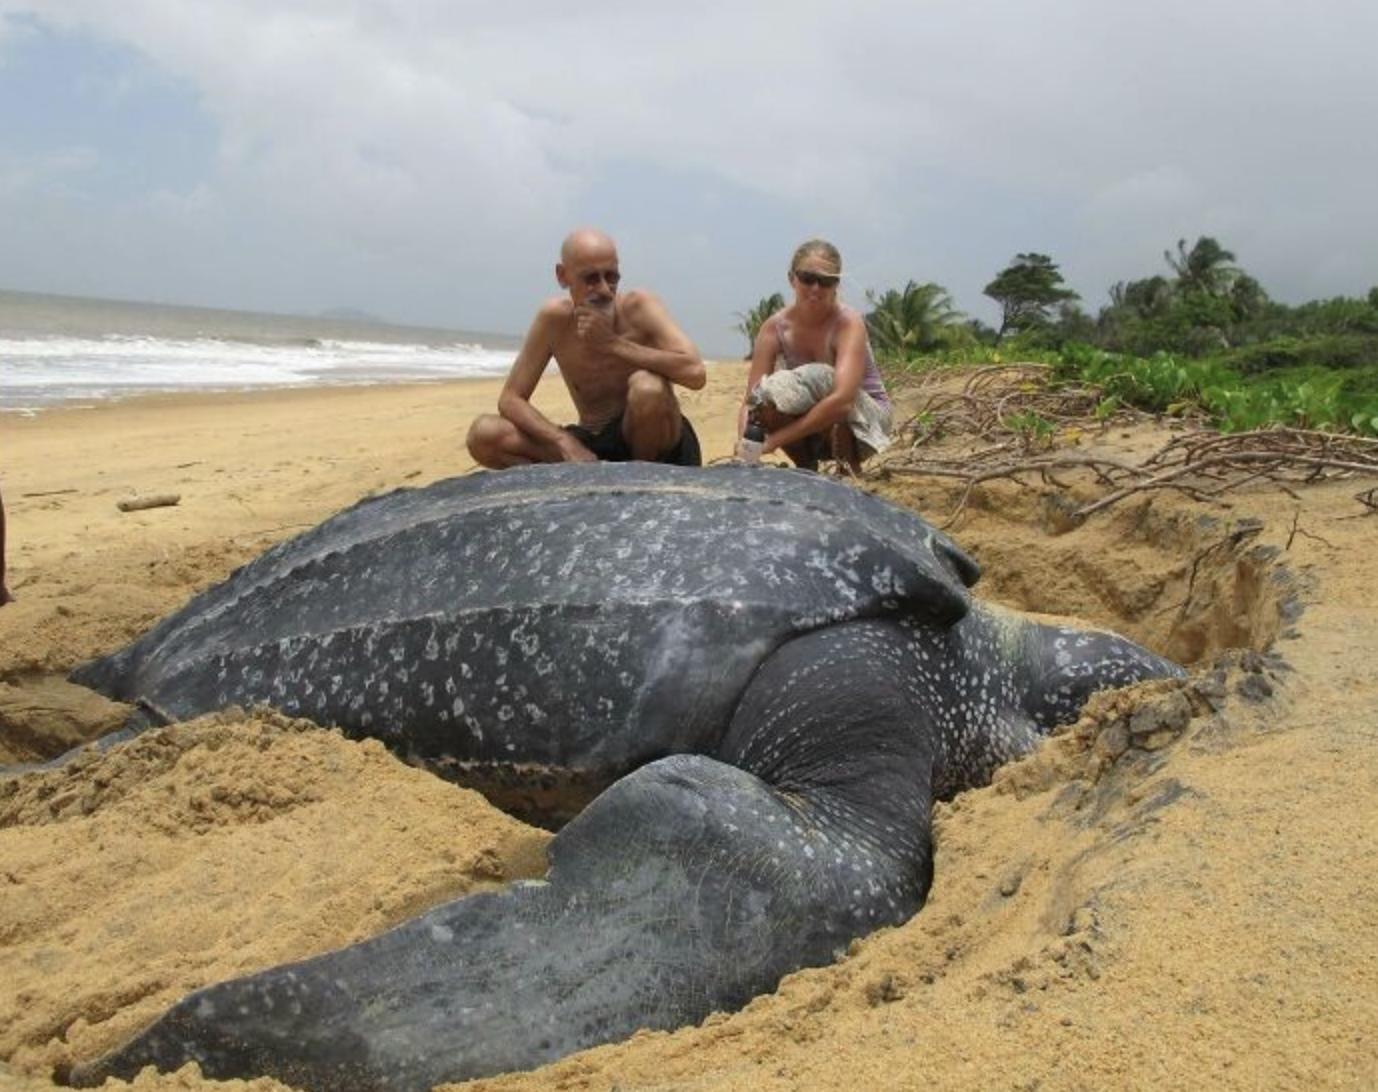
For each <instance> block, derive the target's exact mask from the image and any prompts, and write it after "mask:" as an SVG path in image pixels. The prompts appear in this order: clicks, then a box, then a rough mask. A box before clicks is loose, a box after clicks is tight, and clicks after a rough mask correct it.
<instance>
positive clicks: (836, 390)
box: [762, 318, 866, 455]
mask: <svg viewBox="0 0 1378 1092" xmlns="http://www.w3.org/2000/svg"><path fill="white" fill-rule="evenodd" d="M865 378H866V327H865V325H864V324H863V320H862V319H860V318H856V319H855V320H854V321H852V322H848V323H846V324H844V325H843V327H842V329H841V330H839V331H838V335H837V359H836V362H835V363H834V364H833V389H832V393H831V394H829V395H828V396H827V397H826V398H820V399H819V400H818V401H817V402H816V403H815V404H814V406H813V408H812V409H810V410H809V412H808V413H806V414H804V416H803V417H801V418H799V419H798V420H797V421H791V422H790V423H789V424H788V425H786V426H785V427H784V428H782V429H777V430H776V431H774V432H772V433H771V434H770V435H769V436H767V437H766V443H765V447H764V448H763V449H762V450H763V451H764V453H765V454H767V455H768V454H770V453H771V452H772V451H777V450H779V449H780V448H782V447H786V446H787V445H789V444H793V443H797V442H798V441H800V440H802V439H804V437H806V436H812V435H813V434H814V433H816V432H824V431H826V430H827V429H830V428H832V426H833V425H836V424H840V423H841V422H843V421H845V420H847V414H848V413H849V412H850V411H851V408H852V403H853V402H855V401H856V396H857V392H858V391H859V390H861V381H862V380H863V379H865Z"/></svg>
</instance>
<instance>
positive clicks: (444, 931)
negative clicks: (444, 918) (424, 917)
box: [431, 922, 455, 944]
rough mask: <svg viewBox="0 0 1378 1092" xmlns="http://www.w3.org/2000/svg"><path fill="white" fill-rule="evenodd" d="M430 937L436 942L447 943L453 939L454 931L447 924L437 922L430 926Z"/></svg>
mask: <svg viewBox="0 0 1378 1092" xmlns="http://www.w3.org/2000/svg"><path fill="white" fill-rule="evenodd" d="M431 939H432V940H433V941H435V942H436V943H437V944H449V943H450V941H452V940H454V939H455V931H454V930H453V929H451V928H450V927H449V926H447V925H441V924H439V923H438V922H437V923H436V924H434V925H432V926H431Z"/></svg>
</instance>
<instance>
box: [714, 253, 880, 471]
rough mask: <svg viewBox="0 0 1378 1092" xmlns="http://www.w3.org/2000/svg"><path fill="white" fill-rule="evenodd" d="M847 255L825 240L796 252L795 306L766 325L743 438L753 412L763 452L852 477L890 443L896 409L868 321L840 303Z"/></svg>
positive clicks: (756, 353)
mask: <svg viewBox="0 0 1378 1092" xmlns="http://www.w3.org/2000/svg"><path fill="white" fill-rule="evenodd" d="M841 280H842V256H841V255H840V254H839V253H838V251H837V247H835V246H833V245H832V244H831V243H828V242H825V241H824V240H822V239H810V240H809V241H808V242H807V243H805V244H804V245H803V246H801V247H800V248H799V249H798V250H796V251H795V252H794V259H793V260H792V261H791V262H790V269H789V282H790V286H791V287H792V288H793V289H794V302H793V303H791V304H790V305H789V306H787V307H785V308H783V309H782V310H780V311H777V312H776V313H775V314H773V315H771V316H770V318H768V319H766V321H765V322H764V323H762V324H761V329H760V331H759V332H758V333H757V335H756V342H755V345H754V347H753V350H752V354H751V375H750V376H749V377H748V379H747V384H746V390H747V394H746V399H745V400H744V403H743V406H742V413H741V420H740V422H739V424H738V433H739V434H740V433H741V432H742V431H744V430H745V427H746V421H747V416H748V414H749V413H750V414H754V415H755V416H756V417H757V419H758V420H759V421H760V422H761V425H762V426H763V427H764V428H765V430H766V439H765V446H764V449H763V453H764V454H769V453H770V452H772V451H783V452H784V453H785V454H786V455H788V456H789V457H790V459H791V460H793V462H794V464H795V465H796V466H802V467H805V468H807V469H809V470H816V469H817V468H818V462H819V460H820V459H828V458H831V459H835V460H836V461H837V462H838V463H839V464H840V465H842V466H845V467H847V469H848V470H850V471H851V472H852V473H853V474H857V473H860V471H861V463H862V461H863V460H864V459H866V458H868V457H869V456H871V455H873V454H875V453H876V452H878V451H882V450H884V448H885V447H886V446H887V445H888V444H889V433H890V427H891V423H892V420H893V409H892V406H891V404H890V398H889V396H888V395H887V394H886V393H885V386H884V384H882V382H881V378H880V371H879V369H877V368H876V361H875V357H874V355H873V354H872V352H871V342H870V339H869V338H868V337H867V333H866V320H865V319H864V318H863V317H862V316H861V314H860V312H858V311H856V310H854V309H852V308H850V307H848V306H846V305H845V304H844V303H842V301H841V300H840V299H839V298H838V285H839V284H840V282H841Z"/></svg>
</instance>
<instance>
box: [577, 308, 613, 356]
mask: <svg viewBox="0 0 1378 1092" xmlns="http://www.w3.org/2000/svg"><path fill="white" fill-rule="evenodd" d="M612 315H613V313H612V309H611V308H606V309H604V308H601V307H594V306H591V305H589V304H582V305H580V306H578V307H576V308H575V309H574V332H575V334H576V335H577V336H578V338H579V340H580V341H582V342H583V343H584V344H585V345H588V346H589V347H591V348H594V349H606V348H607V347H608V346H610V345H611V344H612V343H613V342H614V341H616V340H617V331H616V330H614V329H613V328H612Z"/></svg>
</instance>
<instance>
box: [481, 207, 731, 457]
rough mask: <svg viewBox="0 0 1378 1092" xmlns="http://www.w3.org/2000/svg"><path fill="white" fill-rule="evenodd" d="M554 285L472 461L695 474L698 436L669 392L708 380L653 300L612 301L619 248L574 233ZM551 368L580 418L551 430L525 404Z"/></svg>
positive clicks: (646, 295)
mask: <svg viewBox="0 0 1378 1092" xmlns="http://www.w3.org/2000/svg"><path fill="white" fill-rule="evenodd" d="M555 279H556V280H557V281H559V283H560V287H561V288H563V289H565V291H566V292H567V295H566V296H556V297H555V298H553V299H550V300H547V301H546V302H545V303H544V304H542V306H541V309H540V310H539V311H537V312H536V317H535V319H534V320H532V323H531V329H530V330H529V331H528V332H527V335H526V342H525V344H523V345H522V348H521V352H519V353H518V354H517V359H516V361H515V362H514V363H513V365H512V371H511V373H510V374H509V375H508V377H507V382H506V383H505V384H504V385H503V388H502V394H501V395H499V396H498V412H497V413H496V414H484V415H483V416H481V417H478V418H476V419H475V420H474V423H473V425H472V426H470V428H469V438H468V445H469V454H470V455H472V456H473V457H474V459H475V460H476V461H477V462H479V463H480V464H482V465H483V466H487V467H491V468H493V469H495V470H500V469H503V468H505V467H509V466H517V465H519V464H522V463H555V462H595V461H597V460H600V459H601V460H604V461H607V462H625V461H627V460H629V459H639V460H644V461H646V462H659V463H675V464H677V465H679V466H698V465H700V463H701V462H702V459H701V456H700V453H699V442H698V437H697V436H695V435H694V429H693V427H692V426H691V425H690V424H689V422H688V420H686V419H685V417H684V415H683V414H682V413H681V412H680V408H679V401H678V400H677V399H676V397H675V391H674V387H675V386H681V387H687V388H688V389H690V390H699V389H700V388H702V387H703V385H704V383H705V382H707V378H708V377H707V373H706V372H705V371H704V367H703V360H702V358H701V357H700V356H699V351H698V350H697V349H696V348H694V343H693V342H691V341H690V340H689V338H688V337H687V336H686V335H685V333H684V331H683V330H681V329H680V328H679V326H677V325H676V324H675V321H674V319H672V318H671V317H670V314H669V312H668V311H666V309H665V306H664V305H663V304H662V303H661V302H660V300H658V299H657V298H656V297H655V296H654V295H652V294H651V293H650V292H646V291H644V290H642V289H634V290H632V291H630V292H628V293H626V294H625V295H619V294H618V291H617V286H618V284H619V283H620V281H621V279H622V274H621V271H620V270H619V269H618V263H617V247H616V245H615V244H614V243H613V241H612V239H611V238H609V237H608V236H607V235H605V234H603V232H601V231H593V230H588V229H585V230H581V231H576V232H573V233H572V234H570V235H569V237H568V238H566V239H565V241H564V245H563V246H561V248H560V261H559V264H557V265H556V266H555ZM552 358H553V359H554V360H555V363H556V365H557V366H558V367H559V369H560V375H561V377H562V378H563V379H564V381H565V385H566V386H567V387H568V388H569V394H570V397H571V398H572V399H573V401H574V407H575V409H576V410H577V411H578V414H579V423H578V424H574V425H565V426H563V427H561V426H558V425H556V424H554V423H552V422H551V421H550V420H548V419H547V418H546V417H545V416H544V415H543V414H541V413H540V412H539V411H538V410H537V409H536V408H535V407H534V406H532V405H531V401H530V399H531V394H532V392H533V391H534V390H535V389H536V384H537V383H539V382H540V379H541V376H542V374H544V372H545V369H546V365H547V364H549V363H550V361H551V359H552Z"/></svg>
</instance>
